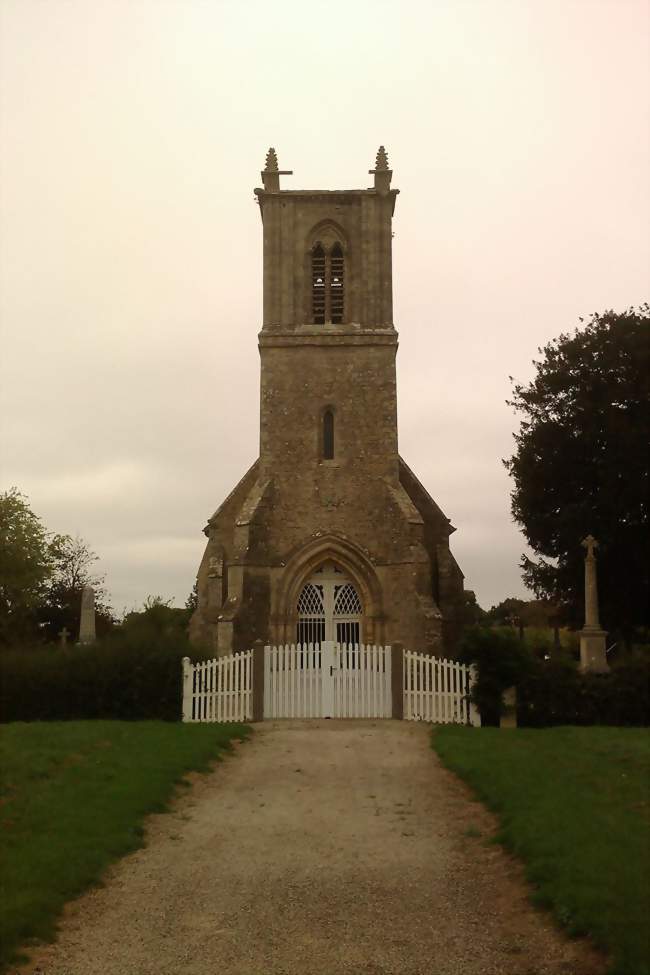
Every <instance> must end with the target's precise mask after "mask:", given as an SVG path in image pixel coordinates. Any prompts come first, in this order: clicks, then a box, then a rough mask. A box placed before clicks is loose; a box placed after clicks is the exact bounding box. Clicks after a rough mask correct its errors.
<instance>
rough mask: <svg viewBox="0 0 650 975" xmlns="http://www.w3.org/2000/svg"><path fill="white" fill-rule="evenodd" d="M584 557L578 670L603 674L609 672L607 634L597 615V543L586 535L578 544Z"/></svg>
mask: <svg viewBox="0 0 650 975" xmlns="http://www.w3.org/2000/svg"><path fill="white" fill-rule="evenodd" d="M580 544H581V545H582V546H583V548H585V549H586V551H587V554H586V556H585V625H584V626H583V627H582V629H581V631H580V670H581V671H583V673H590V674H604V673H607V671H608V670H609V665H608V663H607V654H606V639H607V633H606V631H605V630H603V629H601V627H600V618H599V614H598V582H597V579H596V552H595V550H596V549H597V548H598V542H597V541H596V539H595V538H594V536H593V535H587V537H586V538H585V539H583V540H582V542H581V543H580Z"/></svg>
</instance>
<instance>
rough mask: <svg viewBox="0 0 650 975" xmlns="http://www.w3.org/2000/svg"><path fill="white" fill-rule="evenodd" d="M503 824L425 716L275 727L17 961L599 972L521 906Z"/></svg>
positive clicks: (591, 958) (331, 971)
mask: <svg viewBox="0 0 650 975" xmlns="http://www.w3.org/2000/svg"><path fill="white" fill-rule="evenodd" d="M493 829H494V823H493V820H492V817H491V816H490V815H489V814H488V813H487V812H486V811H485V810H484V809H483V807H482V806H481V805H480V804H479V803H477V802H474V801H472V799H471V797H470V796H469V794H468V792H467V790H466V789H465V787H464V786H463V785H462V784H461V783H460V782H459V781H458V780H457V779H456V778H455V777H454V776H452V775H451V774H450V773H448V772H447V771H446V770H445V769H443V768H442V767H441V765H440V764H439V762H438V760H437V758H436V757H435V754H434V753H433V751H432V750H431V748H430V747H429V732H428V728H427V727H425V726H423V725H418V724H411V723H407V722H392V721H381V722H379V721H377V722H371V721H368V722H364V721H355V722H352V721H311V722H302V721H294V722H267V723H265V724H264V725H261V726H260V725H258V726H257V730H256V732H255V735H254V737H253V739H252V741H250V742H248V743H246V744H243V745H241V746H239V747H238V750H237V755H236V756H234V757H229V758H227V759H225V761H224V762H223V763H221V764H219V765H218V766H217V767H216V769H215V771H214V772H213V773H211V774H210V775H208V776H202V777H198V776H197V777H196V781H195V785H194V788H193V789H192V790H191V792H190V794H189V795H188V796H185V797H184V798H182V799H179V801H178V802H177V803H176V805H175V807H174V810H173V812H172V813H170V814H168V815H165V816H156V817H152V819H151V820H150V821H149V828H148V831H147V846H146V848H144V849H143V850H140V851H138V852H137V853H135V854H132V855H131V856H129V857H127V858H125V859H124V860H122V861H121V862H120V863H118V864H117V865H116V866H115V867H114V868H113V869H112V870H111V871H110V873H109V876H108V878H107V883H106V885H105V886H104V887H102V888H97V889H95V890H92V891H90V892H88V893H87V894H86V895H84V896H83V897H82V898H80V899H79V900H78V901H76V902H75V903H74V904H72V905H70V906H69V908H68V909H67V911H66V914H65V919H64V923H63V925H62V929H61V934H60V938H59V940H58V942H57V943H56V944H55V945H53V946H51V947H48V948H45V949H43V950H42V951H41V952H40V953H39V954H38V956H34V958H33V959H32V962H31V963H30V965H28V966H27V967H26V968H23V969H22V971H24V972H30V973H34V972H38V973H39V975H181V973H182V975H343V973H349V975H403V973H404V975H405V973H408V975H452V973H453V975H460V973H462V975H479V973H480V975H560V973H562V975H600V973H601V972H603V971H604V965H603V961H602V959H601V958H600V956H598V955H596V954H594V953H593V952H592V951H591V950H590V949H589V947H588V946H587V945H586V944H584V943H581V942H571V941H567V940H566V939H565V938H564V937H563V936H561V935H560V934H559V933H558V932H557V931H556V930H555V928H554V926H553V924H552V922H551V921H550V919H549V918H547V917H546V916H544V915H542V914H539V913H537V912H536V911H534V910H533V909H532V908H531V907H530V906H529V904H528V902H527V898H526V889H525V886H524V884H523V882H522V879H521V878H522V874H521V869H520V867H519V866H518V865H517V864H516V863H515V862H514V861H512V860H511V859H510V858H509V857H507V856H506V855H505V854H504V853H503V852H502V851H501V850H500V849H499V848H498V847H496V846H494V845H491V844H486V842H485V840H486V837H489V835H490V834H491V833H492V832H493ZM477 833H480V836H477V835H476V834H477Z"/></svg>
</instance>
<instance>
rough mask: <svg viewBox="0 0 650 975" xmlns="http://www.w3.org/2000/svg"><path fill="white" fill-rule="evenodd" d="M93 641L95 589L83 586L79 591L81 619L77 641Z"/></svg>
mask: <svg viewBox="0 0 650 975" xmlns="http://www.w3.org/2000/svg"><path fill="white" fill-rule="evenodd" d="M94 642H95V590H94V589H93V587H92V586H84V587H83V589H82V592H81V619H80V621H79V643H94Z"/></svg>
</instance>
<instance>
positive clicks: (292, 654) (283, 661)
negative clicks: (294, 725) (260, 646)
mask: <svg viewBox="0 0 650 975" xmlns="http://www.w3.org/2000/svg"><path fill="white" fill-rule="evenodd" d="M391 713H392V712H391V650H390V647H377V646H364V645H356V646H348V645H347V644H340V643H333V642H331V641H328V640H324V641H323V642H322V643H321V644H320V645H319V644H313V643H310V644H307V645H300V644H298V645H294V644H291V645H286V646H278V647H271V646H267V647H265V648H264V717H265V718H390V717H391Z"/></svg>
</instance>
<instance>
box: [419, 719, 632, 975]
mask: <svg viewBox="0 0 650 975" xmlns="http://www.w3.org/2000/svg"><path fill="white" fill-rule="evenodd" d="M433 745H434V748H435V749H436V751H437V752H438V754H439V755H440V757H441V758H442V760H443V762H444V763H445V765H447V766H448V767H449V768H450V769H452V770H453V771H454V772H457V773H458V774H459V775H460V776H461V777H462V778H463V779H465V781H466V782H468V783H469V785H471V786H472V787H473V789H474V790H475V792H476V793H477V794H478V796H479V797H480V798H481V799H483V800H484V801H485V803H486V805H488V806H489V807H490V809H492V810H494V812H495V813H497V815H498V817H499V820H500V824H501V825H500V831H499V834H498V837H497V838H498V840H499V841H500V842H502V843H503V844H504V845H505V846H506V847H507V848H508V849H510V850H512V851H513V853H515V854H517V855H518V856H519V857H521V859H522V860H523V861H524V862H525V864H526V870H527V875H528V878H529V880H530V881H531V883H532V884H533V885H534V895H533V899H534V900H535V902H536V903H538V904H540V905H543V906H545V907H549V908H550V909H551V910H552V911H553V913H554V914H555V916H556V917H557V918H558V920H559V921H560V922H561V924H563V925H564V926H565V927H566V928H567V929H568V931H569V933H571V934H574V935H579V934H586V933H588V934H590V935H591V936H592V938H593V940H594V942H595V943H596V944H597V945H599V946H600V947H601V948H603V949H604V950H605V951H607V952H609V954H610V955H611V957H612V959H613V963H612V968H611V973H612V975H648V973H650V935H649V931H650V928H649V919H650V832H649V826H650V732H648V730H647V729H643V728H604V727H595V728H568V727H567V728H544V729H523V728H522V729H516V730H514V729H513V730H508V731H500V730H499V729H498V728H480V729H479V728H462V727H453V726H447V727H442V728H436V729H434V731H433Z"/></svg>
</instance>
